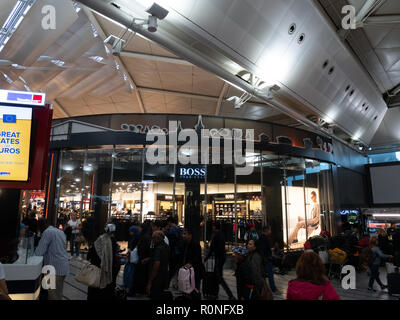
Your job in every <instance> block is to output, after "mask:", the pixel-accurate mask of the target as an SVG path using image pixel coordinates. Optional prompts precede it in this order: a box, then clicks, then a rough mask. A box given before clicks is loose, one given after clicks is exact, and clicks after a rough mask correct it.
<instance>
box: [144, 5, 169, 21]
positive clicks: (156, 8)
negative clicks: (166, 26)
mask: <svg viewBox="0 0 400 320" xmlns="http://www.w3.org/2000/svg"><path fill="white" fill-rule="evenodd" d="M146 12H147V13H149V14H151V15H152V16H154V17H156V18H157V19H160V20H163V19H164V18H165V17H166V16H167V15H168V13H169V11H168V10H166V9H164V8H163V7H161V6H160V5H158V4H157V3H153V5H152V6H151V7H150V8H148V9H147V10H146Z"/></svg>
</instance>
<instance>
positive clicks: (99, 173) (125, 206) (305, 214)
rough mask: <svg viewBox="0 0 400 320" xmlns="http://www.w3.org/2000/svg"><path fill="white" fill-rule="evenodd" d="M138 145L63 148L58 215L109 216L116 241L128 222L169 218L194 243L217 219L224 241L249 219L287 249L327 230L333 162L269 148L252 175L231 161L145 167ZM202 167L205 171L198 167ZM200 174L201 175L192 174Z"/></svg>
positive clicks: (240, 237)
mask: <svg viewBox="0 0 400 320" xmlns="http://www.w3.org/2000/svg"><path fill="white" fill-rule="evenodd" d="M145 153H146V149H145V148H143V147H138V146H134V145H132V146H127V145H123V146H118V145H116V146H115V147H114V146H111V147H104V148H98V149H83V150H62V151H61V152H60V157H59V166H58V173H57V178H56V181H57V183H56V190H55V201H54V205H55V208H56V212H57V216H58V217H59V216H60V215H61V214H64V215H67V216H68V215H69V214H70V213H72V212H75V213H77V214H78V218H80V219H87V218H88V217H90V216H93V217H95V220H96V221H98V223H100V224H101V223H104V222H105V221H110V220H111V221H113V222H114V223H116V225H117V230H118V231H117V237H118V240H120V241H126V240H127V238H128V229H129V227H130V225H132V224H133V223H140V222H143V221H145V220H153V221H154V220H166V219H167V218H168V217H175V219H176V221H177V223H178V224H179V225H180V226H182V227H183V226H190V227H191V228H192V229H193V231H194V233H195V237H197V238H198V239H199V240H200V241H204V239H207V240H209V239H210V233H211V225H212V223H213V222H215V221H218V222H220V224H221V227H222V230H223V232H224V233H225V236H226V239H227V241H228V242H229V243H230V244H234V243H240V242H244V235H245V233H246V231H247V230H248V229H249V226H250V225H254V226H255V228H256V230H257V231H259V232H261V230H262V227H263V226H264V225H266V224H269V225H270V226H271V227H272V235H273V239H274V241H275V242H277V243H278V244H280V245H281V246H282V245H284V246H286V247H288V248H290V249H296V248H301V247H302V246H303V244H304V242H305V240H306V239H307V238H308V237H310V236H314V235H318V234H319V233H320V232H321V231H322V230H329V231H331V232H332V231H333V230H332V229H333V228H334V226H333V221H334V209H333V199H332V178H331V177H332V175H331V165H330V164H329V163H326V162H319V161H316V160H311V159H307V158H302V157H292V156H287V155H278V154H275V153H273V152H262V153H253V154H251V155H247V156H249V157H250V156H251V157H252V158H253V159H254V160H255V161H254V170H253V173H252V174H251V175H247V176H239V175H237V176H236V177H235V175H234V166H233V165H207V166H202V165H194V166H191V165H187V166H181V165H154V166H152V165H149V164H148V163H147V162H146V160H145V155H144V154H145ZM200 169H203V170H200ZM195 173H199V174H195Z"/></svg>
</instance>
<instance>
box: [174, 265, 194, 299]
mask: <svg viewBox="0 0 400 320" xmlns="http://www.w3.org/2000/svg"><path fill="white" fill-rule="evenodd" d="M178 288H179V291H182V292H184V293H186V294H191V293H192V292H193V291H194V290H195V288H196V287H195V279H194V269H193V268H190V269H187V268H185V267H183V268H180V269H179V273H178Z"/></svg>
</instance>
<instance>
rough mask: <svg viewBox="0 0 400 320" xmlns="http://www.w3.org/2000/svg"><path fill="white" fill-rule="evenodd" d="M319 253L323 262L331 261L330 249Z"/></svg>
mask: <svg viewBox="0 0 400 320" xmlns="http://www.w3.org/2000/svg"><path fill="white" fill-rule="evenodd" d="M318 255H319V257H320V258H321V260H322V263H323V264H328V263H329V254H328V251H326V250H324V251H320V252H318Z"/></svg>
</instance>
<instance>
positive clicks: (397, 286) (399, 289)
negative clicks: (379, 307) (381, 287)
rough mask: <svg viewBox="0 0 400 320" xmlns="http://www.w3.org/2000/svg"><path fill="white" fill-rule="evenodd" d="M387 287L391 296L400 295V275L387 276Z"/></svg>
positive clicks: (391, 274)
mask: <svg viewBox="0 0 400 320" xmlns="http://www.w3.org/2000/svg"><path fill="white" fill-rule="evenodd" d="M387 285H388V291H389V294H390V295H393V294H396V295H398V294H400V274H399V273H390V274H388V275H387Z"/></svg>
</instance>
